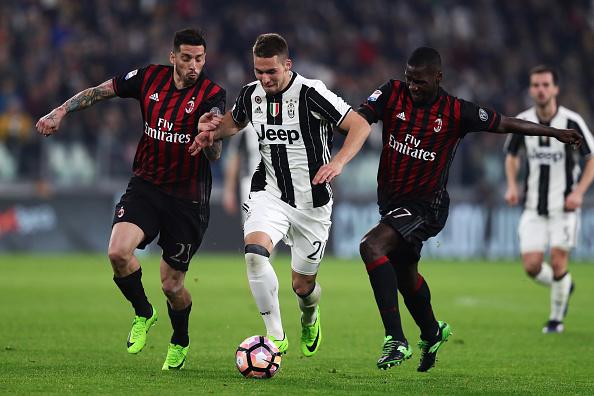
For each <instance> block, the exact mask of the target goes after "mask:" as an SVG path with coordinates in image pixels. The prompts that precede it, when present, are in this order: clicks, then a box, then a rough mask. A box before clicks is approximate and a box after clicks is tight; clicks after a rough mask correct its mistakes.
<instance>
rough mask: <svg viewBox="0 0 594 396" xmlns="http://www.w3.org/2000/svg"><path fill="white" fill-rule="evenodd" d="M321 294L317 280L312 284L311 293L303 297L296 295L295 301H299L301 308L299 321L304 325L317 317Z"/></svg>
mask: <svg viewBox="0 0 594 396" xmlns="http://www.w3.org/2000/svg"><path fill="white" fill-rule="evenodd" d="M321 295H322V287H321V286H320V284H319V283H318V282H316V285H315V286H314V289H313V290H312V292H311V293H309V295H308V296H307V297H305V298H301V297H300V296H299V295H297V301H298V302H299V308H300V309H301V313H302V314H301V323H302V324H304V325H306V326H311V325H312V324H314V323H315V321H316V318H317V310H316V308H317V306H318V302H319V301H320V297H321Z"/></svg>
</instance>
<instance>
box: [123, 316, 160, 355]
mask: <svg viewBox="0 0 594 396" xmlns="http://www.w3.org/2000/svg"><path fill="white" fill-rule="evenodd" d="M151 308H152V309H153V315H152V316H151V317H150V318H148V319H147V318H145V317H142V316H135V317H134V321H133V322H132V330H130V333H129V334H128V341H127V346H128V353H134V354H136V353H138V352H140V351H142V348H144V344H145V343H146V334H147V333H148V331H149V329H150V328H151V326H154V325H155V322H157V310H156V309H155V308H154V307H151Z"/></svg>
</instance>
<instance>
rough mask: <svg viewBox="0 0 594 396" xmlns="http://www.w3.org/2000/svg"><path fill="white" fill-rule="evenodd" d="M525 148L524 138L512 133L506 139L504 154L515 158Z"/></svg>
mask: <svg viewBox="0 0 594 396" xmlns="http://www.w3.org/2000/svg"><path fill="white" fill-rule="evenodd" d="M522 147H524V136H523V135H517V134H515V133H510V134H508V135H507V138H506V139H505V144H504V145H503V152H504V153H505V154H511V155H513V156H516V155H518V153H519V152H520V149H521V148H522Z"/></svg>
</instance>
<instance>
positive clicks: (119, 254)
mask: <svg viewBox="0 0 594 396" xmlns="http://www.w3.org/2000/svg"><path fill="white" fill-rule="evenodd" d="M133 255H134V253H133V252H132V251H130V250H128V249H125V248H123V247H121V246H117V245H113V246H112V245H110V246H109V249H108V250H107V257H109V261H110V262H111V264H112V265H113V266H114V267H122V266H126V265H127V263H128V262H129V261H130V260H131V259H132V256H133Z"/></svg>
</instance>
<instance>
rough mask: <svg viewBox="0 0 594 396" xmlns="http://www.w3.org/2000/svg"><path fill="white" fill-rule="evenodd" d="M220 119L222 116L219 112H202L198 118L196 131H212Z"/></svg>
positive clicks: (219, 122)
mask: <svg viewBox="0 0 594 396" xmlns="http://www.w3.org/2000/svg"><path fill="white" fill-rule="evenodd" d="M217 110H218V109H217ZM222 120H223V116H222V115H221V114H220V113H214V112H210V111H209V112H208V113H204V114H202V115H201V116H200V119H199V120H198V132H202V131H210V132H214V130H215V129H217V127H218V126H219V125H220V124H221V121H222Z"/></svg>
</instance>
